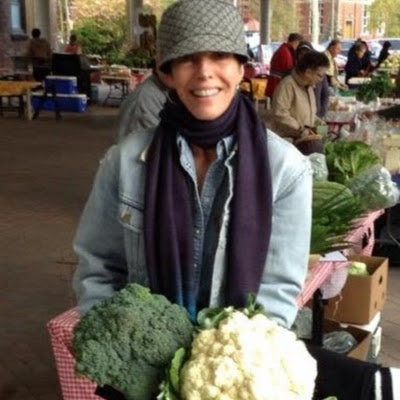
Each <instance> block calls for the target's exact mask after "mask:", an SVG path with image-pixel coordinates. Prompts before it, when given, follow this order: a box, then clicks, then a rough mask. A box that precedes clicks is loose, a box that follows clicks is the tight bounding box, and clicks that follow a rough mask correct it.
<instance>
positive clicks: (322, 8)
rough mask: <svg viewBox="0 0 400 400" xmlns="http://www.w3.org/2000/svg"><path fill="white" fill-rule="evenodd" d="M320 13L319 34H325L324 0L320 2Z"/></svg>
mask: <svg viewBox="0 0 400 400" xmlns="http://www.w3.org/2000/svg"><path fill="white" fill-rule="evenodd" d="M318 11H319V33H320V34H323V33H324V12H325V10H324V3H323V0H319V2H318Z"/></svg>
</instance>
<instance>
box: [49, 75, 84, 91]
mask: <svg viewBox="0 0 400 400" xmlns="http://www.w3.org/2000/svg"><path fill="white" fill-rule="evenodd" d="M45 87H46V89H47V90H48V91H49V92H50V93H51V91H52V89H53V88H54V89H55V91H56V93H60V94H76V93H78V79H77V78H76V77H75V76H57V75H48V76H46V79H45Z"/></svg>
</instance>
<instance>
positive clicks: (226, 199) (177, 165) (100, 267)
mask: <svg viewBox="0 0 400 400" xmlns="http://www.w3.org/2000/svg"><path fill="white" fill-rule="evenodd" d="M158 40H159V42H158V50H159V52H160V70H161V71H162V72H163V73H165V74H166V80H167V84H168V86H169V87H171V88H172V90H173V92H172V94H171V96H170V98H169V99H168V100H167V103H166V105H165V107H164V108H163V110H162V112H161V122H160V124H159V125H158V127H157V128H156V129H153V130H149V131H142V132H137V133H135V134H134V135H129V136H127V137H126V139H125V140H124V141H122V142H121V143H120V144H118V145H116V146H114V147H112V148H111V149H110V150H109V152H108V153H107V155H106V156H105V158H104V160H103V161H102V163H101V165H100V168H99V171H98V173H97V176H96V179H95V182H94V186H93V189H92V192H91V194H90V197H89V199H88V202H87V204H86V207H85V210H84V213H83V216H82V218H81V221H80V224H79V227H78V232H77V235H76V238H75V243H74V248H75V250H76V252H77V254H78V256H79V264H78V268H77V271H76V273H75V276H74V289H75V291H76V293H77V296H78V306H79V309H80V311H81V312H85V311H86V310H87V309H89V308H90V307H91V306H93V305H94V304H95V303H97V302H98V301H100V300H101V299H103V298H105V297H108V296H111V295H112V294H113V293H115V291H117V290H119V289H121V288H123V287H124V286H125V285H126V284H127V283H128V282H137V283H140V284H143V285H148V286H149V287H150V288H151V289H152V291H153V292H156V293H162V294H164V295H165V296H167V297H168V298H169V299H170V300H171V301H173V302H176V303H179V304H181V305H183V306H185V307H186V308H187V310H188V312H189V313H190V315H191V316H192V317H195V315H196V312H197V310H199V309H201V308H203V307H207V306H217V305H219V306H224V305H228V304H229V305H234V306H243V305H244V304H245V302H246V299H247V296H248V294H249V293H257V300H258V302H260V303H261V304H263V305H264V306H265V308H266V310H267V311H268V313H269V315H271V317H272V318H274V319H275V320H276V321H278V322H279V323H280V324H282V325H284V326H286V327H290V326H291V325H292V323H293V320H294V318H295V316H296V314H297V302H296V299H297V296H298V294H299V292H300V290H301V288H302V285H303V283H304V279H305V276H306V273H307V260H308V251H309V242H310V224H311V185H312V176H311V174H312V173H311V170H310V166H309V163H308V161H307V159H306V158H304V157H303V156H302V155H301V154H300V153H299V152H298V151H297V150H296V149H295V148H294V147H293V146H292V145H290V144H289V143H287V142H286V141H284V140H282V139H281V138H279V137H277V136H276V135H275V134H273V133H272V132H270V131H266V129H265V127H264V125H263V123H262V122H261V120H260V119H259V117H258V116H257V113H256V111H255V110H254V108H253V105H252V104H251V103H250V102H249V101H248V100H246V99H245V98H244V97H242V96H241V95H240V94H239V91H238V90H237V88H238V85H239V82H240V81H241V79H242V77H243V72H244V68H243V64H244V62H245V61H246V60H247V51H246V43H245V35H244V29H243V22H242V20H241V17H240V15H239V13H238V12H237V10H236V8H235V7H234V6H233V5H232V4H229V3H228V2H224V1H217V0H197V1H192V0H182V1H178V2H176V3H174V4H173V5H172V6H170V7H169V8H168V9H167V10H166V12H165V13H164V15H163V17H162V20H161V23H160V28H159V36H158ZM329 367H330V365H328V368H329ZM362 383H364V381H362ZM323 386H324V385H323ZM328 390H331V388H330V387H329V388H328ZM99 393H102V395H103V396H106V397H108V398H109V397H110V394H106V393H104V391H102V389H100V390H99ZM324 393H325V388H324V387H322V389H321V394H324ZM329 394H330V393H329ZM325 397H326V396H325ZM352 400H354V398H352Z"/></svg>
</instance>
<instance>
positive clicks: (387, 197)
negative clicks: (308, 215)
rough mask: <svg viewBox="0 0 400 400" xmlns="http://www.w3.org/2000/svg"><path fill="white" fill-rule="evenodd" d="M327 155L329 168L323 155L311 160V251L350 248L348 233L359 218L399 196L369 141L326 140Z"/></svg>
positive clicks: (388, 203)
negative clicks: (368, 143) (347, 239)
mask: <svg viewBox="0 0 400 400" xmlns="http://www.w3.org/2000/svg"><path fill="white" fill-rule="evenodd" d="M324 155H325V165H326V169H325V168H324V165H323V162H322V157H323V156H322V155H321V154H318V155H317V156H318V158H316V159H314V160H313V159H310V161H311V165H312V168H313V171H314V173H313V209H312V232H311V253H312V254H324V253H328V252H331V251H335V250H344V249H346V248H348V247H351V246H352V243H350V242H348V241H346V236H347V234H348V232H349V231H350V230H352V229H354V228H355V227H356V224H357V221H358V220H359V218H360V217H362V216H363V215H365V214H366V213H367V212H369V211H373V210H378V209H382V208H386V207H391V206H393V205H395V204H396V203H397V202H398V200H399V196H400V193H399V190H398V188H397V186H396V184H395V183H394V182H392V180H391V176H390V173H389V171H388V170H387V169H386V168H384V167H383V166H382V165H381V164H380V158H379V157H378V155H377V154H375V152H374V151H373V150H372V149H371V147H370V146H368V145H367V144H366V143H364V142H361V141H334V142H326V143H325V146H324ZM312 156H314V157H316V155H311V156H310V157H312ZM321 156H322V157H321ZM326 170H327V173H326ZM326 177H327V180H324V178H325V179H326Z"/></svg>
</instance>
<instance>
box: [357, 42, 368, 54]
mask: <svg viewBox="0 0 400 400" xmlns="http://www.w3.org/2000/svg"><path fill="white" fill-rule="evenodd" d="M353 48H354V51H355V52H356V51H360V50H362V49H365V50H366V51H367V50H368V46H367V44H366V43H365V42H362V41H357V42H355V43H354V46H353Z"/></svg>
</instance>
